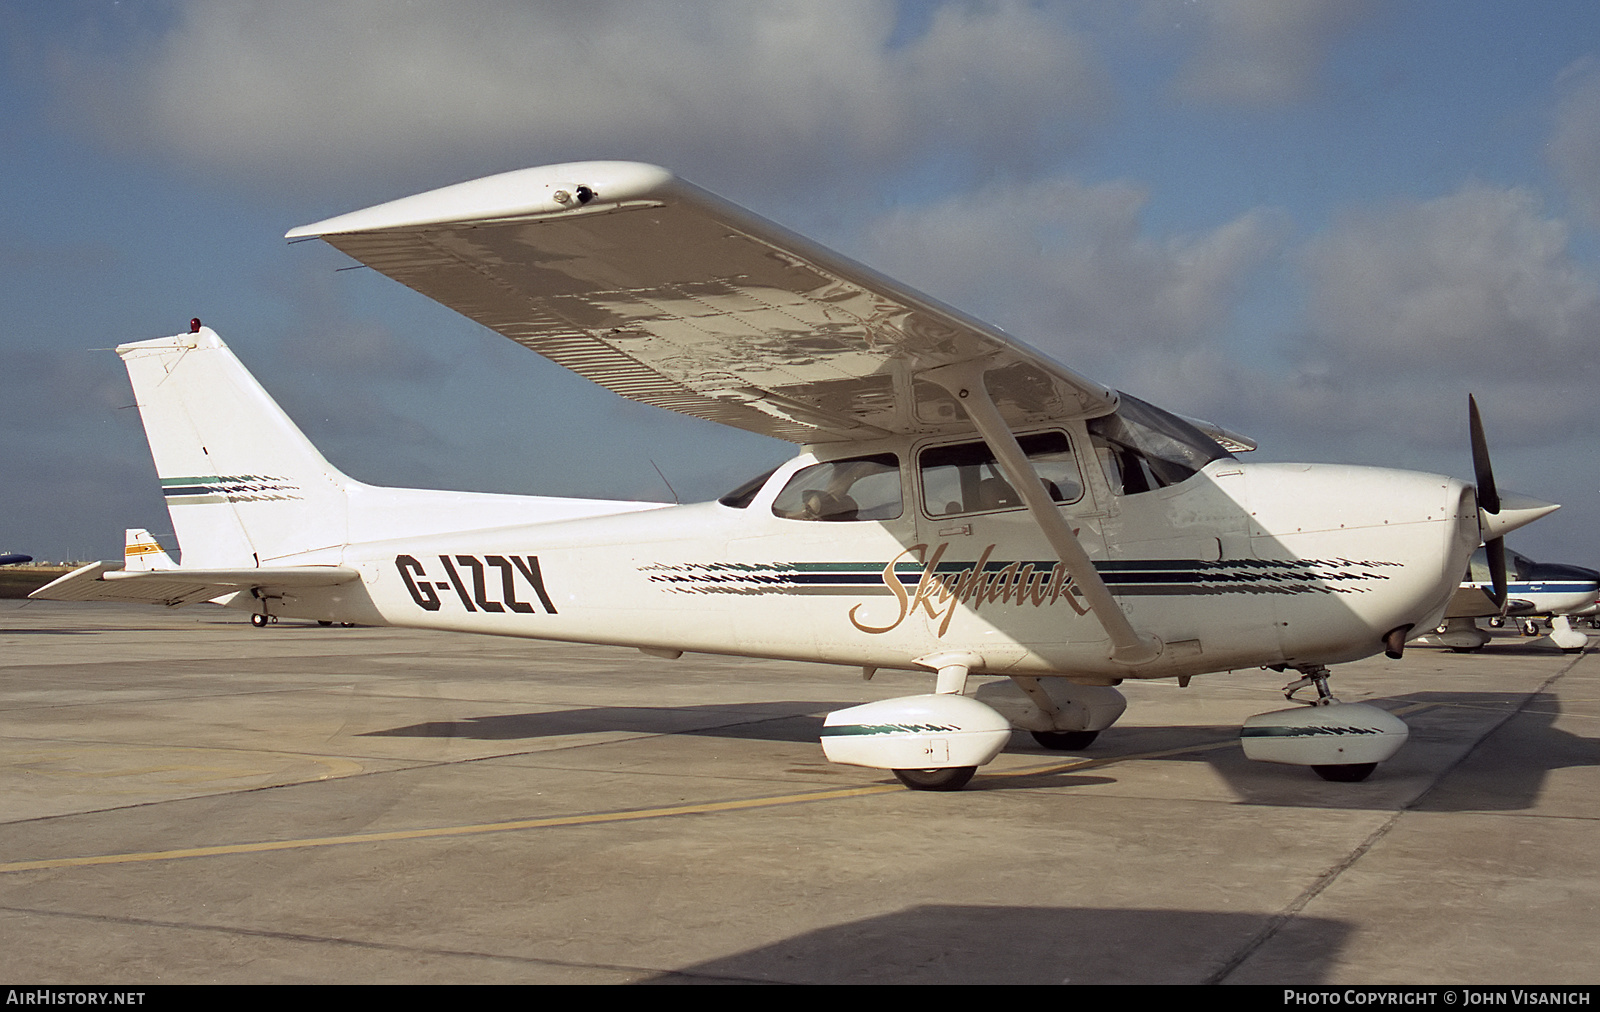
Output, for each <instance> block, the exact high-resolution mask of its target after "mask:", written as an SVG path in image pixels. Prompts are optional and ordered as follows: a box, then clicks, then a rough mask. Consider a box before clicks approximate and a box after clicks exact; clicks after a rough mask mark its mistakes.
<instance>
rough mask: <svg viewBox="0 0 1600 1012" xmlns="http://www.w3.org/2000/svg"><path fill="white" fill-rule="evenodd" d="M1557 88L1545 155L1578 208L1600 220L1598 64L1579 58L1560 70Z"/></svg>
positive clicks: (1599, 97) (1590, 59) (1596, 220)
mask: <svg viewBox="0 0 1600 1012" xmlns="http://www.w3.org/2000/svg"><path fill="white" fill-rule="evenodd" d="M1557 88H1558V91H1559V92H1560V98H1559V99H1558V100H1557V103H1556V108H1555V126H1554V129H1553V131H1552V132H1551V136H1550V145H1549V147H1548V149H1547V154H1548V155H1549V158H1550V162H1551V164H1552V165H1553V166H1554V167H1555V170H1556V175H1557V176H1558V177H1560V179H1561V181H1562V182H1563V183H1564V184H1566V186H1567V187H1568V189H1569V190H1570V192H1571V193H1572V194H1573V197H1574V198H1575V200H1576V201H1577V204H1578V206H1579V208H1580V209H1581V210H1582V211H1583V212H1584V213H1585V214H1586V215H1587V216H1588V217H1589V219H1590V220H1591V221H1593V222H1596V223H1600V63H1597V62H1596V61H1595V60H1594V59H1592V58H1586V59H1583V60H1580V61H1578V62H1577V63H1575V64H1573V65H1572V66H1570V67H1568V68H1567V69H1566V70H1565V71H1563V72H1562V74H1561V77H1560V79H1559V80H1558V81H1557Z"/></svg>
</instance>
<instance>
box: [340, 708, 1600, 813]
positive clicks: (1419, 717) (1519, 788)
mask: <svg viewBox="0 0 1600 1012" xmlns="http://www.w3.org/2000/svg"><path fill="white" fill-rule="evenodd" d="M1371 702H1373V703H1375V704H1376V705H1378V706H1381V707H1384V708H1386V709H1390V710H1400V709H1405V710H1407V711H1408V712H1407V713H1406V720H1407V722H1408V723H1409V724H1410V725H1411V729H1412V730H1411V733H1412V740H1411V742H1410V743H1409V744H1408V745H1407V746H1406V749H1403V750H1402V751H1401V753H1400V754H1399V755H1398V756H1396V758H1395V759H1392V760H1390V762H1389V763H1388V764H1385V765H1382V766H1380V767H1379V768H1378V772H1376V773H1375V774H1373V777H1372V779H1371V780H1369V781H1367V782H1365V783H1361V784H1330V783H1325V782H1323V781H1322V780H1320V779H1318V778H1317V776H1316V775H1315V774H1314V773H1313V772H1311V771H1310V770H1308V769H1296V768H1294V767H1291V766H1278V765H1272V764H1267V763H1256V762H1251V761H1250V760H1248V759H1246V758H1245V757H1244V755H1243V752H1242V751H1241V750H1240V749H1239V748H1238V745H1237V740H1238V733H1239V731H1238V728H1237V727H1235V726H1224V725H1195V724H1190V725H1168V726H1162V727H1139V726H1133V725H1130V726H1126V727H1121V726H1119V727H1113V728H1111V729H1110V730H1108V731H1106V732H1105V733H1104V734H1103V735H1102V736H1101V738H1100V740H1099V741H1098V742H1096V743H1095V745H1094V746H1093V747H1092V748H1090V749H1088V750H1085V751H1081V752H1052V751H1048V750H1045V749H1043V748H1040V747H1038V746H1036V745H1034V743H1033V741H1032V739H1031V738H1029V737H1028V735H1027V734H1025V733H1023V732H1017V733H1016V734H1015V735H1014V736H1013V738H1012V742H1011V745H1010V747H1009V748H1008V749H1007V753H1008V754H1010V755H1012V756H1019V755H1029V756H1035V757H1037V758H1038V760H1039V763H1040V765H1049V764H1050V763H1052V762H1054V761H1059V762H1061V763H1069V762H1071V761H1073V760H1074V759H1078V758H1081V759H1089V760H1096V759H1103V760H1117V759H1120V758H1123V757H1138V756H1140V755H1144V754H1149V753H1167V754H1163V755H1158V756H1154V757H1152V759H1151V760H1148V761H1154V762H1161V763H1206V764H1208V765H1210V766H1211V767H1212V768H1213V769H1214V770H1215V771H1216V773H1217V774H1218V775H1219V776H1221V777H1222V778H1223V779H1224V780H1225V781H1226V782H1227V784H1228V786H1229V787H1230V788H1231V789H1232V790H1233V791H1234V793H1235V794H1236V795H1237V796H1238V798H1239V800H1240V801H1241V802H1243V803H1245V804H1268V805H1307V806H1314V807H1337V808H1368V807H1375V808H1384V809H1389V808H1393V807H1394V806H1395V805H1396V803H1397V799H1396V798H1395V796H1394V794H1393V792H1392V791H1385V790H1383V785H1384V784H1385V783H1392V782H1393V781H1394V778H1396V777H1405V776H1408V775H1414V774H1416V773H1418V772H1421V773H1423V774H1424V775H1428V774H1435V775H1436V774H1438V773H1441V772H1444V766H1445V765H1447V764H1449V763H1454V762H1456V761H1457V759H1458V757H1460V754H1461V750H1462V749H1463V748H1469V747H1470V752H1469V753H1468V754H1467V756H1466V757H1465V758H1464V759H1462V760H1461V761H1460V765H1459V766H1458V767H1457V768H1456V769H1454V770H1451V771H1450V772H1449V773H1448V774H1447V775H1446V776H1445V777H1444V779H1443V780H1442V781H1441V782H1439V783H1437V784H1435V785H1434V786H1433V787H1432V788H1430V789H1429V790H1428V792H1427V793H1426V794H1425V795H1423V796H1422V797H1421V798H1420V799H1419V800H1418V801H1417V802H1416V806H1417V807H1421V808H1426V809H1429V810H1435V811H1458V810H1474V811H1483V810H1491V811H1511V810H1521V809H1526V808H1529V807H1532V805H1533V804H1534V802H1535V801H1536V800H1537V799H1538V797H1539V794H1540V792H1541V790H1542V789H1543V786H1544V783H1545V780H1546V777H1547V775H1548V774H1549V772H1550V771H1552V770H1557V769H1564V768H1567V767H1583V766H1600V739H1594V738H1585V737H1582V736H1579V735H1575V734H1572V733H1571V732H1568V731H1564V730H1561V729H1559V728H1557V727H1555V726H1554V725H1555V719H1556V717H1557V716H1558V715H1559V714H1560V701H1559V700H1558V699H1557V697H1555V696H1554V695H1551V694H1549V693H1541V694H1540V695H1538V696H1536V697H1535V698H1533V699H1532V700H1528V699H1526V697H1524V696H1523V695H1521V694H1512V693H1470V692H1421V693H1414V694H1410V695H1407V696H1404V697H1396V698H1390V699H1376V700H1372V701H1371ZM848 705H850V704H848V703H841V702H837V701H819V700H783V701H774V702H767V703H735V704H720V705H707V706H684V707H671V706H664V707H627V706H596V707H582V708H576V709H565V710H548V711H542V712H530V713H508V714H492V715H488V716H481V717H464V718H460V719H456V720H436V721H427V722H424V723H420V724H410V725H406V726H404V727H395V728H388V729H385V730H380V731H368V732H366V733H365V735H364V736H371V737H389V738H462V739H469V740H474V741H515V740H518V739H538V738H550V737H558V736H563V735H578V734H599V733H616V732H623V733H632V734H645V735H688V736H695V737H707V738H723V739H743V740H750V741H771V742H792V743H815V742H817V740H818V738H819V736H820V734H821V731H822V722H823V717H822V714H824V713H826V712H828V711H830V710H835V709H839V708H841V707H844V706H848ZM1511 714H1515V715H1514V716H1511V718H1510V719H1509V720H1507V721H1506V722H1505V723H1504V724H1501V725H1499V726H1497V727H1496V726H1495V725H1496V724H1497V723H1498V722H1499V721H1500V720H1501V719H1502V718H1503V717H1505V716H1506V715H1511ZM1491 727H1493V728H1494V730H1493V731H1492V732H1489V729H1490V728H1491ZM1486 732H1489V733H1488V736H1487V738H1484V739H1483V740H1479V739H1480V738H1483V736H1484V735H1485V733H1486ZM1208 745H1222V746H1224V747H1221V748H1207V747H1205V746H1208ZM1185 749H1189V750H1193V751H1183V750H1185ZM1406 750H1410V753H1409V756H1408V752H1407V751H1406ZM1425 750H1426V751H1425ZM1416 761H1420V762H1422V763H1423V766H1422V768H1421V769H1420V770H1419V768H1418V766H1417V765H1415V762H1416ZM1092 769H1093V770H1094V773H1093V775H1092V776H1089V777H1086V776H1085V774H1088V773H1089V772H1090V771H1089V770H1082V771H1077V772H1073V771H1044V772H1041V773H1038V774H1036V775H1020V776H1019V775H1015V774H1012V775H1008V776H1007V777H1005V778H1004V779H1003V780H1002V779H1000V778H997V777H987V778H986V777H984V776H982V773H981V771H980V776H979V778H978V779H977V780H975V781H974V782H973V785H972V787H971V788H969V790H970V789H983V790H1028V789H1032V788H1036V787H1060V786H1062V785H1063V783H1064V781H1063V777H1067V778H1069V779H1070V782H1071V783H1072V784H1074V785H1083V784H1086V783H1089V782H1091V781H1092V782H1095V783H1110V782H1113V781H1114V780H1116V779H1117V776H1116V774H1115V773H1114V772H1113V770H1112V768H1108V767H1098V768H1092ZM1400 803H1403V801H1402V802H1400Z"/></svg>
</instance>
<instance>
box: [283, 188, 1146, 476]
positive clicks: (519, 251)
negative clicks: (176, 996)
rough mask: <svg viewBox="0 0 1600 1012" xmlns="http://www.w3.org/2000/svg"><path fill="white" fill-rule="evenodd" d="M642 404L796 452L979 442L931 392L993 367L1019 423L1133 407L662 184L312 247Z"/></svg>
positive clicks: (993, 381)
mask: <svg viewBox="0 0 1600 1012" xmlns="http://www.w3.org/2000/svg"><path fill="white" fill-rule="evenodd" d="M289 236H290V237H291V238H299V237H306V236H321V237H322V238H323V239H324V240H326V241H327V242H329V243H330V244H332V245H334V246H336V247H337V248H339V249H340V250H342V251H344V252H345V253H347V254H349V255H350V256H352V257H354V258H356V259H357V260H359V261H361V262H362V263H364V264H366V265H368V266H370V267H372V268H374V269H376V270H378V271H380V272H382V273H384V274H386V275H388V276H389V277H391V278H394V279H395V280H397V281H399V282H401V283H402V284H404V285H407V286H408V287H411V288H413V289H416V290H417V291H419V292H421V293H423V294H424V295H427V296H428V297H430V298H432V299H434V300H436V301H438V302H440V303H442V304H444V305H446V306H449V307H451V308H452V309H455V310H457V311H458V312H460V313H462V314H464V315H466V316H468V317H470V318H472V319H473V320H476V321H478V322H479V323H482V324H484V325H485V326H487V327H489V328H490V329H492V330H495V331H497V332H498V333H500V334H503V335H504V336H506V337H508V338H510V339H512V340H513V341H516V342H517V343H519V344H521V345H524V346H525V347H528V348H530V349H532V350H534V351H536V352H538V353H539V354H541V355H544V356H545V357H547V358H550V359H552V360H554V361H555V362H557V363H559V364H560V365H563V366H565V367H567V368H568V369H571V370H573V371H574V372H577V373H579V374H580V375H582V376H585V377H587V378H588V379H590V380H593V381H594V382H596V383H598V384H600V385H601V386H604V387H607V388H608V389H610V390H613V391H615V392H616V393H618V394H621V395H622V396H624V397H628V398H631V399H633V400H637V401H642V402H644V403H647V404H654V405H657V406H659V407H664V408H669V409H671V410H674V411H679V412H682V413H684V414H689V415H694V416H696V417H700V418H705V419H708V420H710V421H714V422H720V423H722V424H725V425H731V426H734V427H736V428H741V429H747V430H750V431H753V432H759V433H762V434H764V435H768V436H775V437H777V438H780V439H784V440H788V441H790V442H794V443H802V444H806V443H828V442H837V441H843V440H860V439H871V438H876V437H880V436H884V435H887V434H890V433H911V432H938V431H944V430H949V429H966V428H969V427H970V424H969V423H968V422H967V419H966V417H965V415H964V413H963V412H962V411H961V410H960V409H959V408H958V407H957V404H956V402H955V400H954V399H953V398H952V395H951V394H950V393H949V392H948V391H947V390H946V389H945V388H944V387H942V386H940V385H938V384H935V383H930V382H927V381H925V380H922V379H919V374H920V373H922V372H925V371H927V370H929V369H933V368H938V367H941V366H948V365H955V364H961V363H968V362H975V363H982V366H983V369H984V370H985V374H986V376H987V384H988V387H989V389H990V392H991V395H992V397H993V399H994V401H995V403H996V404H997V406H999V407H1000V409H1001V411H1002V413H1003V414H1004V416H1005V417H1006V419H1007V421H1008V422H1010V423H1011V424H1013V425H1017V424H1027V423H1029V422H1031V421H1037V420H1042V419H1063V418H1079V417H1092V416H1096V415H1101V414H1105V413H1106V412H1108V411H1111V410H1113V409H1114V408H1115V406H1116V403H1117V399H1116V394H1115V393H1114V392H1113V391H1111V390H1109V389H1107V388H1106V387H1104V386H1101V385H1100V384H1098V383H1095V382H1093V381H1091V380H1089V379H1086V378H1085V377H1082V376H1079V375H1078V374H1076V373H1074V372H1072V371H1071V370H1069V369H1067V368H1065V367H1064V366H1061V365H1059V364H1058V363H1056V362H1054V361H1052V360H1051V359H1049V358H1048V357H1046V356H1044V355H1042V354H1041V353H1039V352H1037V351H1034V350H1033V349H1031V348H1029V347H1027V346H1026V345H1024V344H1022V343H1021V342H1018V341H1016V340H1015V339H1013V338H1011V337H1008V336H1006V335H1005V334H1003V333H1002V332H1000V331H998V330H996V329H994V328H992V327H989V326H987V325H985V324H983V323H981V322H978V321H976V320H973V319H971V318H968V317H966V316H964V315H963V314H961V313H959V312H958V311H956V310H954V309H951V308H949V307H946V306H942V305H940V304H939V303H937V302H935V301H933V300H932V299H929V298H927V297H926V296H922V295H919V294H918V293H916V292H913V291H912V290H910V289H908V288H905V287H904V286H901V285H899V284H897V283H896V282H893V281H891V280H889V279H887V278H884V277H882V276H881V275H878V274H876V273H875V272H873V271H871V270H869V269H868V268H866V267H863V266H861V265H860V264H856V263H853V262H852V261H849V260H847V259H846V258H844V257H841V256H839V255H837V254H834V253H832V252H830V251H828V250H826V249H824V248H822V247H820V246H817V245H815V244H813V243H811V242H809V241H808V240H806V239H803V238H802V237H800V236H797V235H794V234H792V233H790V232H787V231H786V230H784V229H782V228H780V227H779V226H777V225H775V224H773V223H772V222H769V221H766V220H765V219H762V218H759V217H757V216H756V215H754V214H751V213H750V212H748V211H745V210H743V209H742V208H739V207H737V206H735V205H733V204H730V203H728V202H726V201H723V200H721V199H720V198H717V197H715V196H713V195H712V194H709V193H707V192H705V191H703V190H700V189H699V188H698V187H695V186H692V185H690V184H688V183H685V182H683V181H681V180H678V179H675V178H673V177H672V176H671V175H669V174H668V173H666V172H665V171H663V170H661V169H657V168H654V167H652V166H645V165H637V164H633V163H619V162H586V163H577V164H570V165H557V166H548V167H545V168H539V169H525V170H522V171H520V172H512V173H506V174H505V175H502V176H493V177H489V178H487V179H481V180H475V181H473V182H470V183H462V184H459V185H457V186H453V187H446V188H444V189H442V190H436V191H432V192H431V193H426V194H421V195H419V196H416V197H410V198H406V199H404V200H400V201H395V202H392V203H390V204H383V205H379V206H377V207H373V208H369V209H367V210H365V211H357V212H354V213H352V214H348V215H344V216H341V217H339V218H334V219H330V220H328V221H324V222H320V223H318V224H315V225H308V226H305V227H304V228H299V229H295V230H294V231H292V232H290V233H289Z"/></svg>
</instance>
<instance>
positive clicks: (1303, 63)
mask: <svg viewBox="0 0 1600 1012" xmlns="http://www.w3.org/2000/svg"><path fill="white" fill-rule="evenodd" d="M1372 9H1373V5H1372V4H1370V3H1367V2H1364V0H1206V2H1205V3H1201V4H1195V3H1188V2H1183V0H1158V2H1157V3H1154V4H1152V5H1151V6H1150V7H1149V8H1148V9H1147V13H1146V18H1147V22H1148V23H1150V24H1151V25H1152V26H1160V25H1175V26H1177V27H1179V28H1180V29H1186V30H1188V31H1190V32H1192V33H1193V34H1195V35H1196V36H1197V39H1196V43H1197V45H1196V50H1195V52H1194V54H1193V55H1192V56H1191V57H1190V58H1189V59H1188V60H1187V62H1186V63H1185V64H1184V66H1183V67H1182V68H1181V70H1180V72H1179V76H1178V81H1177V90H1178V92H1179V94H1180V95H1182V96H1183V97H1185V98H1192V99H1199V100H1201V101H1205V102H1214V103H1219V104H1230V105H1246V106H1269V105H1281V104H1284V103H1287V102H1290V101H1293V100H1295V99H1298V98H1300V97H1301V96H1302V95H1304V94H1305V92H1306V91H1307V90H1308V89H1309V88H1310V87H1311V85H1312V84H1313V82H1314V81H1315V80H1316V77H1317V75H1318V74H1319V73H1320V72H1321V70H1322V67H1323V64H1324V63H1325V62H1326V60H1327V56H1328V50H1329V48H1330V46H1331V45H1332V44H1333V43H1334V42H1336V41H1338V40H1339V39H1340V38H1341V37H1342V36H1343V35H1344V34H1345V33H1346V32H1347V31H1348V30H1349V29H1350V28H1351V27H1352V26H1354V25H1355V24H1357V23H1358V22H1359V21H1360V20H1361V19H1362V18H1364V17H1366V16H1367V14H1368V13H1369V12H1370V11H1371V10H1372Z"/></svg>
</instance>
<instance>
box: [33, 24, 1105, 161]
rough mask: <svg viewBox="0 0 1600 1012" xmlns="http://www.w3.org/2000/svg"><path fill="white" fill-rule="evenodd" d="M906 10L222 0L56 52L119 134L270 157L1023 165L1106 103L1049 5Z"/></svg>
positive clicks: (69, 77)
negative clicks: (919, 28) (922, 14)
mask: <svg viewBox="0 0 1600 1012" xmlns="http://www.w3.org/2000/svg"><path fill="white" fill-rule="evenodd" d="M895 27H896V23H895V9H894V4H893V3H891V2H889V0H874V2H859V0H822V2H816V0H812V2H805V3H787V4H761V5H756V4H747V3H741V2H735V0H715V2H701V3H675V4H634V3H627V2H620V0H617V2H605V0H588V2H546V3H540V4H523V3H510V2H496V0H461V2H454V3H449V4H442V3H441V4H414V5H413V4H405V5H401V4H394V3H390V2H387V0H345V2H338V3H329V2H325V0H282V2H275V3H271V4H252V3H244V2H221V0H218V2H203V3H202V2H193V3H186V4H183V5H181V6H179V7H178V8H177V9H176V16H175V17H173V18H172V19H171V20H170V22H169V23H167V24H165V25H164V26H162V27H160V28H158V29H156V30H155V31H154V33H153V36H152V37H151V38H149V39H148V40H147V41H146V43H145V44H142V45H138V46H129V47H128V48H126V49H124V50H123V51H122V52H121V53H120V54H107V53H105V52H100V51H95V52H92V53H91V52H89V51H88V50H87V49H79V50H69V51H65V52H63V53H61V54H58V60H57V65H58V73H59V74H60V76H61V79H62V80H63V81H64V82H72V88H73V93H74V95H75V101H76V104H77V106H78V110H79V112H80V114H82V115H85V116H88V117H90V118H92V120H93V121H94V122H95V124H96V125H97V127H98V129H100V130H101V131H104V132H105V133H106V134H107V135H109V136H114V137H116V138H119V139H120V140H121V141H122V142H123V143H126V144H132V145H136V146H139V147H142V148H145V149H147V150H157V151H162V152H169V153H171V154H172V155H175V156H177V157H179V158H182V159H186V160H189V161H192V162H195V163H198V164H200V165H204V166H208V167H211V168H222V169H226V170H232V171H236V172H249V173H252V174H258V175H259V174H267V175H283V174H296V173H304V174H308V175H325V174H328V173H330V172H355V171H357V170H360V171H364V172H367V173H377V174H385V173H392V172H394V171H395V169H396V163H398V164H400V165H419V164H420V165H423V166H426V167H427V168H428V169H429V170H430V171H433V170H436V169H437V167H438V166H439V165H440V164H441V163H453V160H456V161H469V162H470V161H472V160H474V159H476V160H477V164H478V165H480V166H481V164H482V163H483V162H484V161H494V160H501V161H502V162H503V163H504V164H503V165H502V167H505V168H510V167H516V166H519V165H521V164H528V163H538V162H545V161H554V160H560V159H565V158H576V157H619V156H623V157H651V158H655V159H657V160H661V161H665V162H668V163H670V164H672V165H674V167H677V168H690V169H693V168H696V167H705V166H716V165H719V164H721V163H723V162H726V161H729V160H732V161H735V162H737V163H739V164H741V165H742V166H745V167H747V168H749V169H751V170H754V171H755V172H757V173H763V174H772V175H775V176H778V177H781V178H782V179H783V180H785V181H791V182H792V181H793V180H795V179H797V178H803V177H804V176H805V175H806V174H808V173H815V172H818V171H820V170H824V169H828V168H834V169H842V168H844V167H848V168H849V169H850V171H852V172H855V173H858V174H862V173H872V172H873V171H874V170H876V169H882V168H884V167H887V166H901V167H903V166H905V165H915V164H917V163H918V161H919V160H921V159H923V158H926V157H929V156H930V154H931V153H932V152H939V153H940V154H941V157H947V158H948V157H950V156H952V155H954V156H955V157H956V158H957V159H960V158H961V157H963V156H965V157H967V158H968V159H970V160H976V159H979V158H981V159H982V160H983V161H984V162H985V163H991V164H992V163H993V162H994V161H995V160H998V161H999V163H1000V164H1001V165H1005V164H1007V163H1025V162H1028V161H1030V160H1036V159H1037V158H1039V157H1040V153H1041V152H1042V151H1045V150H1051V151H1053V150H1055V149H1057V148H1058V147H1059V146H1060V145H1061V144H1062V143H1063V141H1066V140H1070V139H1071V138H1072V137H1073V136H1074V135H1076V134H1077V133H1079V132H1080V131H1081V129H1082V128H1083V126H1084V124H1086V123H1087V122H1089V121H1091V120H1093V119H1094V118H1095V116H1096V114H1097V111H1098V109H1099V107H1100V105H1101V103H1102V102H1103V101H1104V93H1105V87H1104V85H1103V84H1102V82H1101V74H1100V71H1099V70H1098V68H1097V65H1096V62H1095V60H1094V59H1093V57H1092V56H1091V55H1090V54H1089V52H1088V51H1087V49H1086V47H1085V46H1084V45H1083V44H1082V43H1081V42H1080V41H1079V40H1078V38H1077V37H1076V36H1075V35H1074V34H1072V33H1071V32H1070V31H1069V30H1067V29H1066V28H1064V27H1063V26H1062V25H1061V24H1060V23H1059V22H1058V20H1057V19H1056V18H1054V17H1053V16H1052V15H1051V14H1050V13H1049V12H1042V11H1040V10H1038V9H1035V8H1032V7H1030V6H1026V5H1023V4H1014V3H1007V4H986V5H981V6H967V5H946V6H943V7H940V8H939V9H938V10H936V11H935V12H934V15H933V17H932V18H931V20H930V21H929V23H928V26H927V28H926V30H925V31H923V32H922V33H921V34H919V35H917V36H916V37H914V38H911V39H908V40H905V41H904V42H903V43H898V41H897V44H891V39H892V36H893V33H894V31H895ZM702 175H703V173H702Z"/></svg>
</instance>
